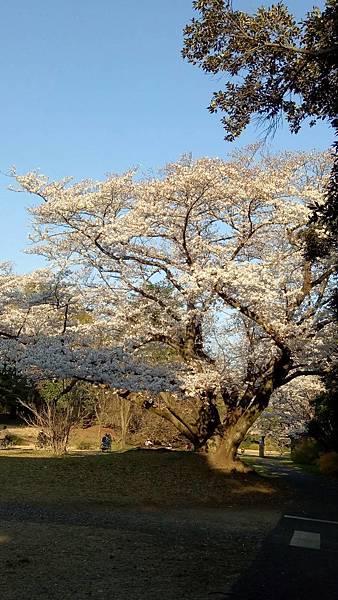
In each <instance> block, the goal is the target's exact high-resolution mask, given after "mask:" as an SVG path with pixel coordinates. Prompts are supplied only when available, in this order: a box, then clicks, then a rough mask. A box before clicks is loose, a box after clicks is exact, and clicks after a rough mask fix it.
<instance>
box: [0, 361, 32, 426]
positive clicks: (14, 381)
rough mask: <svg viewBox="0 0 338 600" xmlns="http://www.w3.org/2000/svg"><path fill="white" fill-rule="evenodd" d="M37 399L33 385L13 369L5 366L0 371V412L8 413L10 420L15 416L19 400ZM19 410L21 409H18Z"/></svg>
mask: <svg viewBox="0 0 338 600" xmlns="http://www.w3.org/2000/svg"><path fill="white" fill-rule="evenodd" d="M32 399H34V400H35V401H37V400H38V399H39V393H38V392H37V390H36V388H35V386H34V384H33V383H32V382H30V381H28V380H27V379H26V378H25V377H23V376H22V375H19V374H18V373H17V372H16V370H15V368H13V367H10V366H9V365H5V366H3V367H2V369H1V370H0V412H4V413H8V414H10V416H11V417H12V418H15V417H16V416H17V412H18V408H19V406H20V405H19V403H20V400H23V401H28V400H32ZM20 410H21V408H20Z"/></svg>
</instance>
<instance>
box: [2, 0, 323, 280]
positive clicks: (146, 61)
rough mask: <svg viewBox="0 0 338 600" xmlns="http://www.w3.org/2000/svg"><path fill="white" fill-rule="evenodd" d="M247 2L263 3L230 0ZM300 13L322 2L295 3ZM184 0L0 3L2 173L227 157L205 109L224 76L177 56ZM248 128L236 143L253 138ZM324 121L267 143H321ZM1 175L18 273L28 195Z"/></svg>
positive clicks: (251, 1)
mask: <svg viewBox="0 0 338 600" xmlns="http://www.w3.org/2000/svg"><path fill="white" fill-rule="evenodd" d="M234 4H235V5H236V7H238V8H240V9H243V10H246V9H249V10H250V9H254V8H255V7H257V6H258V5H259V4H262V2H259V1H255V0H235V3H234ZM294 4H296V6H297V11H298V14H299V15H302V14H304V12H306V10H308V9H310V8H311V7H312V6H313V4H317V5H319V6H322V5H323V2H322V1H317V2H310V1H308V0H304V1H302V0H300V1H299V0H297V3H294V2H293V3H291V2H289V5H290V6H291V7H292V8H293V6H292V5H294ZM193 15H194V11H193V9H192V0H142V1H139V0H58V1H57V2H46V0H31V1H30V2H27V0H12V2H5V3H3V6H2V9H1V35H0V49H1V52H0V61H1V71H0V72H1V78H2V93H1V99H0V108H1V110H0V120H1V147H0V170H1V171H2V173H5V172H6V171H8V169H9V168H10V167H11V166H12V165H16V167H17V170H18V171H19V172H26V171H27V170H30V169H40V170H41V172H42V173H44V174H47V175H49V176H50V177H51V178H58V177H63V176H65V175H73V176H74V177H75V178H77V179H80V178H85V177H92V178H102V177H104V174H105V173H106V172H108V171H114V172H118V171H121V170H124V169H127V168H128V167H130V166H135V165H138V166H139V167H140V169H141V170H142V171H148V170H149V169H156V168H157V167H160V166H161V165H163V164H164V163H166V162H168V161H172V160H176V159H177V158H178V157H179V156H181V155H182V154H183V153H185V152H191V153H192V154H193V156H195V157H198V156H220V157H222V156H226V154H227V153H228V152H229V151H230V150H231V145H230V144H228V143H225V142H224V140H223V137H224V132H223V129H222V127H221V126H220V123H219V119H220V116H218V115H210V114H209V113H208V111H207V110H206V107H207V106H208V104H209V101H210V98H211V95H212V92H213V91H215V90H217V89H220V88H221V87H222V81H224V79H223V78H222V77H208V76H206V75H205V74H204V73H203V72H202V71H201V70H200V69H198V68H197V67H194V66H192V65H190V64H189V63H186V62H183V60H182V58H181V55H180V51H181V48H182V29H183V27H184V25H185V24H186V23H187V22H188V21H189V20H190V19H191V17H192V16H193ZM259 135H260V134H259V132H257V131H256V130H255V129H254V128H253V127H250V128H249V129H248V130H247V131H246V132H245V134H243V135H242V136H241V138H240V139H239V140H238V141H237V142H236V144H235V146H237V147H238V146H244V145H245V144H248V143H252V142H254V141H255V140H256V139H257V137H259ZM331 141H332V133H331V131H330V130H329V128H328V127H327V126H326V125H320V126H317V127H315V128H313V129H304V130H303V131H302V132H301V133H300V134H298V135H297V136H294V135H293V136H292V135H291V134H290V133H289V132H288V129H287V127H286V126H285V127H284V128H282V129H280V130H279V131H278V133H277V135H276V136H275V138H274V139H272V140H270V144H271V146H272V148H274V149H284V148H288V149H309V148H319V149H323V148H327V147H328V146H329V145H330V143H331ZM9 184H10V181H9V180H8V178H6V177H5V176H4V175H2V176H1V177H0V232H1V237H0V260H13V261H14V262H15V264H16V267H17V270H18V271H20V272H24V271H27V270H30V269H32V268H34V267H36V266H38V265H39V264H41V262H40V259H39V258H38V257H35V256H32V255H25V254H23V253H22V250H23V249H24V248H25V246H26V245H27V235H28V231H29V217H28V216H27V213H26V211H25V207H26V206H28V205H29V204H31V203H32V201H33V200H32V198H29V197H27V196H25V195H23V194H13V193H11V192H9V191H8V190H7V187H8V185H9Z"/></svg>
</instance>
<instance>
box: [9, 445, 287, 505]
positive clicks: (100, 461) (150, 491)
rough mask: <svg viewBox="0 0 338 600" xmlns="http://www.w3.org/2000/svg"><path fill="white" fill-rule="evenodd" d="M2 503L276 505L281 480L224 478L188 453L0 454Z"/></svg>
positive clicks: (19, 452) (31, 452) (153, 451)
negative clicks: (58, 456)
mask: <svg viewBox="0 0 338 600" xmlns="http://www.w3.org/2000/svg"><path fill="white" fill-rule="evenodd" d="M0 481H1V486H0V502H17V503H30V504H33V503H35V504H49V505H55V504H57V505H63V506H80V505H82V506H89V505H92V506H95V507H100V506H105V507H107V506H110V505H114V506H129V507H131V506H139V507H140V506H162V507H170V506H174V507H179V506H180V507H189V506H196V507H197V506H215V507H217V506H237V505H238V506H248V505H250V506H253V505H257V506H259V505H260V504H264V505H265V504H266V503H270V504H271V506H272V505H273V504H274V503H276V502H279V501H280V499H281V496H283V493H284V490H283V487H282V486H281V484H280V482H278V481H276V480H274V479H267V478H266V477H264V478H262V477H261V476H260V475H258V474H256V473H252V474H245V475H244V474H238V475H226V474H224V473H222V472H221V471H216V470H211V469H210V467H209V465H208V464H207V462H206V461H205V460H204V459H203V458H202V457H201V456H199V455H196V454H193V453H190V452H162V451H156V450H130V451H128V452H124V453H118V452H113V453H111V454H94V453H90V452H87V453H86V452H78V453H73V454H70V455H68V456H66V457H63V458H54V457H51V456H50V455H48V454H46V453H44V452H41V451H40V452H39V451H23V450H21V451H20V450H4V451H1V452H0Z"/></svg>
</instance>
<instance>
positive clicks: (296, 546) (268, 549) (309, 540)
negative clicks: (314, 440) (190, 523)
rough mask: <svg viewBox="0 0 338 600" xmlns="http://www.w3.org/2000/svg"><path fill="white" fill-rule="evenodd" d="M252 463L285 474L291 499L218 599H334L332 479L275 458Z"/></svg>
mask: <svg viewBox="0 0 338 600" xmlns="http://www.w3.org/2000/svg"><path fill="white" fill-rule="evenodd" d="M255 462H256V461H255ZM256 464H257V465H258V466H263V467H264V469H268V470H269V471H270V473H273V474H275V475H276V476H278V477H283V478H285V479H286V480H287V482H288V483H289V485H290V486H291V487H292V490H293V494H292V500H291V501H290V503H289V505H288V506H287V507H286V509H285V512H284V513H283V514H282V515H281V518H280V520H279V522H278V524H277V525H276V527H275V528H274V529H273V530H272V531H271V532H270V534H269V535H268V536H267V538H266V539H265V541H264V542H263V544H262V547H261V550H260V552H259V553H258V555H257V556H256V558H255V560H254V561H253V563H252V564H251V565H250V567H249V568H248V570H247V571H246V572H245V573H242V575H241V576H240V577H239V579H238V580H237V582H236V583H235V584H234V586H233V587H232V588H231V590H230V593H228V594H226V595H225V596H224V598H229V599H231V600H257V599H259V600H338V481H337V480H334V479H331V478H327V477H322V476H318V475H312V474H309V473H306V472H302V471H301V470H299V469H297V468H296V467H290V466H286V465H285V464H283V463H282V462H280V461H278V460H270V459H257V462H256Z"/></svg>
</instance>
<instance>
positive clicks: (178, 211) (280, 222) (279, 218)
mask: <svg viewBox="0 0 338 600" xmlns="http://www.w3.org/2000/svg"><path fill="white" fill-rule="evenodd" d="M330 167H331V161H330V157H329V155H328V154H325V153H323V154H319V153H318V154H316V153H310V154H304V153H300V154H290V153H285V154H281V155H277V156H271V155H261V154H260V152H259V150H258V148H257V147H251V148H247V149H245V150H244V151H243V152H242V153H239V154H235V155H234V156H233V157H232V158H231V159H230V160H228V161H222V160H218V159H209V158H205V159H199V160H197V161H192V160H189V159H187V158H185V159H184V160H182V161H180V162H178V163H175V164H170V165H167V166H166V167H165V169H164V170H163V171H162V173H161V174H160V175H159V176H158V177H153V178H145V179H136V178H135V177H134V174H133V172H127V173H125V174H123V175H117V176H113V175H112V176H109V177H107V179H106V180H104V181H88V180H86V181H83V182H79V183H73V182H72V181H71V180H69V179H65V180H61V181H55V182H51V181H49V180H48V178H47V177H45V176H43V175H41V174H38V173H34V172H33V173H28V174H27V175H23V176H19V175H16V179H17V181H18V183H19V184H20V186H21V189H23V190H25V191H28V192H30V193H32V194H35V195H37V197H38V198H39V199H40V200H41V201H40V203H39V204H38V205H37V206H36V207H35V208H33V209H32V214H33V217H34V222H35V223H34V234H33V238H34V240H35V242H36V250H37V252H39V253H41V254H43V255H45V256H46V257H47V258H48V259H49V260H50V261H51V265H52V266H53V268H54V269H57V270H60V269H61V268H64V267H65V264H66V265H67V273H68V275H67V281H68V282H65V283H63V284H62V285H61V282H60V281H59V283H58V285H57V286H56V282H55V275H53V274H49V275H48V274H46V273H44V272H40V275H39V276H38V277H37V275H35V276H34V277H35V278H37V279H38V280H39V281H40V283H39V284H38V285H37V286H34V285H33V281H32V276H31V278H29V277H28V279H25V278H24V276H18V277H17V278H16V279H15V278H14V279H13V277H12V276H11V275H10V274H6V273H5V274H4V275H3V280H2V282H3V283H2V289H3V299H2V305H3V307H4V310H3V319H2V320H3V327H2V332H1V333H2V337H3V341H2V342H1V348H0V349H1V353H2V355H3V356H5V357H6V360H7V361H8V360H9V358H10V356H12V358H13V359H15V361H16V367H17V368H18V369H20V366H21V368H24V369H26V371H29V370H30V371H31V372H33V374H35V373H39V372H41V373H42V375H41V376H43V374H44V375H45V376H46V374H47V375H48V376H49V377H53V376H56V377H68V378H73V377H75V378H79V379H82V380H86V381H98V382H102V383H105V384H108V385H110V386H111V387H112V388H115V389H124V390H127V391H128V390H130V391H137V390H144V391H147V392H148V398H147V400H146V401H145V407H146V408H149V409H150V410H152V411H153V412H155V413H156V414H158V415H160V416H162V417H164V418H165V419H167V420H169V421H170V422H171V423H172V424H174V425H175V427H176V428H177V429H178V430H179V431H180V432H181V433H183V434H184V435H185V436H186V438H188V439H189V440H190V441H191V442H192V443H193V445H194V446H195V448H200V449H205V450H209V449H212V448H213V449H216V450H217V451H218V450H220V452H222V455H223V457H224V458H225V461H227V467H229V468H231V467H233V466H234V464H235V460H234V458H235V455H236V450H237V447H238V445H239V443H240V441H241V439H242V438H243V436H244V435H245V433H246V431H247V430H248V428H249V427H250V426H251V425H252V423H253V422H254V421H255V419H256V418H257V417H258V416H259V414H260V413H261V412H262V411H263V410H264V409H265V408H266V406H267V405H268V403H269V401H270V398H271V396H272V394H273V393H274V392H275V391H276V390H278V389H279V388H281V387H282V386H284V385H287V384H290V383H292V381H294V380H295V379H296V378H298V377H304V378H305V380H306V381H308V385H309V386H310V387H311V378H313V377H314V376H316V375H318V374H321V373H322V372H323V371H325V369H326V368H327V364H328V357H329V355H331V354H332V347H331V346H330V340H331V335H330V332H331V328H332V325H331V319H330V318H329V315H328V314H327V311H326V308H325V307H326V302H327V298H328V295H329V293H330V289H331V288H330V286H331V280H332V274H333V267H332V261H331V256H330V254H327V255H325V256H323V258H322V259H321V260H318V261H317V262H316V263H311V261H308V260H307V259H306V257H305V256H304V245H305V239H304V230H305V228H306V224H307V222H308V218H309V214H310V209H309V204H311V203H312V202H314V201H316V202H321V201H322V200H323V193H324V189H325V185H326V183H327V180H328V177H329V171H330ZM33 279H34V278H33ZM48 281H49V283H48V285H45V283H46V282H48ZM28 283H29V285H28ZM41 289H43V297H42V298H41ZM20 290H23V291H24V293H23V295H22V299H21V300H20V293H21V292H20ZM25 290H26V291H27V290H28V291H29V294H28V298H29V299H30V302H28V300H27V293H26V292H25ZM47 292H48V293H47ZM32 293H33V295H35V296H34V297H36V298H35V304H36V306H34V307H32V306H31V303H32ZM84 313H85V314H86V315H87V318H84ZM39 320H40V323H39ZM173 394H174V395H175V396H176V397H177V398H180V399H181V402H182V405H184V404H185V403H186V402H193V404H194V410H193V411H192V412H191V413H190V414H189V415H188V416H187V415H186V414H184V411H183V410H182V411H180V410H179V408H178V405H177V403H176V404H175V406H174V407H173V405H172V403H171V396H172V395H173Z"/></svg>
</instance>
